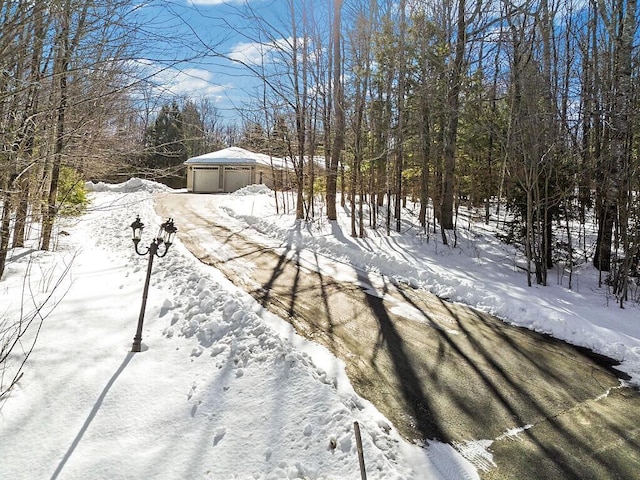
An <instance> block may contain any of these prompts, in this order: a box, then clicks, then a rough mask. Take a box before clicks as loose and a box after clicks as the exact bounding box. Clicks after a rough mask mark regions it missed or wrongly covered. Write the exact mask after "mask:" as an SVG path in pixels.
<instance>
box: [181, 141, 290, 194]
mask: <svg viewBox="0 0 640 480" xmlns="http://www.w3.org/2000/svg"><path fill="white" fill-rule="evenodd" d="M184 163H185V165H186V166H187V191H189V192H194V193H217V192H225V193H229V192H235V191H236V190H238V189H240V188H242V187H246V186H247V185H252V184H254V183H263V184H265V185H267V186H268V187H269V188H274V185H275V182H274V170H275V172H276V176H277V177H282V176H283V175H284V172H285V170H287V168H286V165H285V162H284V161H283V160H282V159H281V158H277V157H269V156H268V155H263V154H261V153H253V152H250V151H249V150H245V149H244V148H239V147H229V148H225V149H224V150H218V151H217V152H212V153H206V154H204V155H200V156H197V157H193V158H190V159H189V160H187V161H186V162H184Z"/></svg>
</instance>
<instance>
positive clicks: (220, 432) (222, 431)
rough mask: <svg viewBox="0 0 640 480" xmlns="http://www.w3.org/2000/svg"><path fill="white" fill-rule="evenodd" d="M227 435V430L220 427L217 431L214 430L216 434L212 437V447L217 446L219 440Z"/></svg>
mask: <svg viewBox="0 0 640 480" xmlns="http://www.w3.org/2000/svg"><path fill="white" fill-rule="evenodd" d="M226 433H227V429H226V428H224V427H222V428H219V429H218V430H216V434H215V435H214V436H213V446H214V447H215V446H216V445H218V443H219V442H220V440H222V439H223V438H224V436H225V434H226Z"/></svg>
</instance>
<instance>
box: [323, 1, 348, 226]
mask: <svg viewBox="0 0 640 480" xmlns="http://www.w3.org/2000/svg"><path fill="white" fill-rule="evenodd" d="M341 10H342V0H333V31H332V42H333V66H332V69H333V115H334V119H335V124H334V128H333V142H332V147H331V158H330V159H329V164H328V165H327V196H326V200H327V218H328V219H329V220H337V219H338V212H337V210H336V193H337V187H338V185H337V183H338V165H339V164H340V158H341V155H342V150H343V149H344V128H345V116H344V87H343V81H344V80H343V78H342V42H341V16H342V14H341Z"/></svg>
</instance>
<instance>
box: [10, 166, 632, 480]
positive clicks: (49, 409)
mask: <svg viewBox="0 0 640 480" xmlns="http://www.w3.org/2000/svg"><path fill="white" fill-rule="evenodd" d="M94 190H95V192H94V193H93V194H92V200H93V202H92V206H91V209H90V211H89V212H88V213H87V214H86V215H84V216H83V217H81V218H80V219H75V220H73V221H67V222H65V223H64V224H63V225H61V226H60V228H61V231H60V232H59V235H58V237H57V242H58V250H57V251H56V252H53V253H49V252H40V251H37V250H30V249H22V250H20V251H15V252H13V253H12V257H11V258H10V259H9V264H8V266H7V270H6V272H5V276H4V277H3V279H2V281H0V314H1V317H0V318H2V319H4V321H5V322H6V321H7V320H11V319H13V320H15V319H18V318H23V319H24V320H25V321H28V320H29V319H31V318H33V322H34V323H33V324H32V327H31V328H29V331H28V335H27V337H28V338H24V339H23V341H22V343H21V345H22V348H23V349H28V348H29V347H30V345H31V343H32V342H31V340H32V338H33V335H35V334H36V332H38V330H37V327H38V326H39V325H40V324H41V325H42V328H41V329H40V330H39V337H38V341H37V343H36V345H35V348H34V350H33V352H32V354H31V356H30V358H29V360H28V363H27V364H26V365H25V367H24V374H23V376H22V378H21V379H20V382H19V383H18V384H17V386H16V387H15V388H14V390H13V392H12V393H11V395H10V396H9V398H8V399H7V400H6V401H4V402H3V403H1V404H0V478H2V479H4V478H11V479H21V478H24V479H58V478H59V479H65V478H66V479H83V480H84V479H87V480H92V479H104V478H110V479H111V478H114V479H115V478H131V479H141V478H145V479H167V480H168V479H176V478H181V479H182V478H184V479H187V478H189V479H191V478H194V479H195V478H212V479H234V478H236V479H287V478H308V479H359V478H360V470H359V465H358V456H357V450H356V441H355V436H354V422H356V421H357V422H358V424H359V425H360V428H361V431H362V440H363V450H364V457H365V462H366V467H367V475H368V478H370V479H422V478H429V479H461V478H468V479H473V478H478V474H477V472H476V471H475V469H474V468H473V467H472V466H471V464H470V463H468V462H467V461H466V460H465V459H464V458H463V457H462V456H461V455H460V454H458V453H457V452H456V451H455V450H454V449H453V448H452V447H451V446H449V445H445V444H441V443H438V442H430V444H429V445H428V446H427V447H426V448H422V447H419V446H416V445H412V444H410V443H407V442H405V441H404V440H402V439H401V438H399V436H398V435H397V433H396V432H395V429H394V428H393V426H392V425H390V424H389V422H388V421H387V420H386V419H385V418H384V417H383V416H382V415H381V414H380V413H379V412H378V411H377V410H376V409H375V408H373V407H372V406H371V405H370V404H369V403H368V402H367V401H365V400H363V399H361V398H359V397H358V396H357V395H356V394H355V393H354V391H353V389H352V388H351V386H350V384H349V381H348V379H347V378H346V377H345V375H344V371H343V366H342V364H341V363H340V362H339V361H338V360H337V359H335V358H334V357H332V356H331V355H330V354H329V353H328V352H327V351H326V350H324V349H323V348H321V347H319V346H316V345H314V344H311V343H310V342H307V341H305V340H303V339H301V338H300V337H298V336H297V335H296V334H295V333H294V332H293V331H292V329H291V328H290V327H289V325H288V324H287V323H286V322H284V321H283V320H281V319H278V318H275V317H274V316H273V315H270V314H268V313H267V312H265V311H263V310H262V309H261V308H260V307H259V305H257V304H256V303H255V302H254V301H253V299H251V298H250V297H249V296H248V295H247V294H245V293H244V292H242V291H240V290H239V289H237V288H236V287H234V286H233V285H232V284H230V282H228V281H227V280H226V279H225V278H224V277H223V276H222V274H221V273H220V272H219V271H217V270H215V269H214V268H211V267H207V266H204V265H202V264H200V263H199V262H198V261H197V260H196V259H195V258H194V257H193V256H192V255H191V254H190V253H189V252H188V251H187V250H186V248H185V247H184V246H183V245H182V244H181V243H180V239H179V238H180V237H179V235H180V233H178V239H177V242H176V244H175V245H174V246H172V247H171V249H170V251H169V252H168V254H167V256H166V257H164V258H157V259H155V261H154V268H153V274H152V277H151V288H150V292H149V299H148V303H147V309H146V316H145V328H144V331H143V345H144V351H143V352H142V353H137V354H133V353H130V352H129V350H130V348H131V341H132V337H133V335H134V333H135V326H136V322H137V318H138V313H139V309H140V302H141V293H142V286H143V283H144V278H145V272H146V266H147V258H148V257H139V256H137V255H136V254H135V253H134V252H133V248H132V242H131V239H130V228H129V224H130V223H131V222H132V221H133V220H134V218H135V216H136V215H140V217H141V219H142V221H143V222H144V223H145V224H146V225H147V227H148V228H147V229H145V230H146V231H145V234H146V236H145V237H143V239H145V240H147V241H150V237H151V234H152V232H155V228H156V227H157V225H159V223H160V222H161V221H162V220H163V219H160V218H159V217H158V216H157V215H156V214H155V212H154V210H153V200H152V195H153V194H154V193H155V194H158V192H163V191H167V189H166V188H165V187H162V186H160V185H158V184H154V183H150V182H143V181H140V180H137V179H132V180H130V181H128V182H126V183H124V184H120V185H117V186H108V185H104V184H101V185H98V186H97V187H96V188H95V189H94ZM218 200H219V201H220V202H221V205H222V209H221V210H220V212H219V214H220V215H223V216H225V221H226V222H227V225H229V226H231V227H232V228H238V229H241V228H242V229H244V233H245V234H247V232H251V235H252V236H254V237H255V238H256V239H257V240H260V241H267V240H268V241H271V242H272V241H273V240H274V239H276V240H278V241H279V242H285V243H295V244H296V245H299V246H302V247H303V249H304V251H305V252H310V253H312V254H315V255H314V260H313V262H311V261H310V262H309V264H308V265H309V267H310V268H311V267H312V266H313V268H324V269H326V271H331V272H333V274H334V275H336V276H339V277H340V278H341V279H343V280H344V279H350V278H355V275H353V268H354V267H357V268H364V269H367V270H368V271H370V272H376V273H378V274H380V275H381V276H384V277H387V278H393V279H396V280H401V281H408V282H410V283H411V284H413V285H415V286H419V287H422V288H426V289H429V290H431V291H433V292H434V293H437V294H439V295H441V296H444V297H447V298H449V299H450V300H452V301H458V302H464V303H467V304H470V305H473V306H476V307H477V308H480V309H482V310H485V311H489V312H491V313H494V314H496V315H499V316H500V317H502V318H504V319H505V321H508V322H512V323H515V324H518V325H523V326H527V327H530V328H534V329H536V330H539V331H543V332H546V333H550V334H552V335H554V336H556V337H558V338H562V339H565V340H568V341H570V342H572V343H575V344H578V345H583V346H587V347H590V348H592V349H594V350H595V351H597V352H599V353H603V354H605V355H608V356H612V357H614V358H616V359H619V360H620V361H621V362H622V365H621V369H622V370H624V371H625V372H627V373H628V374H629V375H630V376H631V377H632V380H633V382H635V383H639V382H640V340H639V339H640V322H638V313H639V311H638V307H637V306H636V305H635V304H633V303H628V304H626V306H627V308H625V309H620V308H618V307H617V306H616V305H615V301H612V300H611V298H610V297H609V296H608V295H607V294H606V291H605V290H602V289H599V288H598V287H597V272H596V271H595V270H593V269H592V268H591V267H588V266H585V267H581V268H580V269H578V270H577V271H576V272H574V281H573V287H574V288H573V289H572V290H568V289H567V288H566V286H565V285H566V278H563V283H564V284H565V285H562V284H559V282H554V280H555V278H557V277H553V274H550V277H549V278H550V282H549V283H550V286H548V287H533V288H528V287H527V286H526V277H525V276H524V274H523V272H522V270H521V269H520V268H517V267H516V263H517V261H518V258H517V255H516V253H515V251H514V250H513V249H512V248H511V247H508V246H505V245H503V244H501V243H500V242H498V241H497V240H496V238H495V235H494V232H493V231H491V230H490V229H487V227H485V226H482V225H477V226H474V225H471V227H472V228H470V229H466V228H460V229H459V238H458V247H457V248H455V249H454V248H450V247H447V246H444V245H442V243H441V242H440V241H439V239H438V237H437V236H436V235H431V237H430V238H429V239H427V237H426V236H425V235H424V234H422V233H420V229H419V228H417V226H416V225H415V224H413V223H412V221H413V220H412V217H411V216H410V215H409V213H407V215H406V220H405V223H404V227H403V233H402V234H395V233H394V234H392V235H390V236H386V235H384V234H383V233H384V232H380V233H377V232H372V231H369V232H368V236H367V238H365V239H354V238H352V237H351V236H350V226H349V218H348V216H347V215H346V214H345V212H344V211H341V212H340V219H339V221H338V223H337V224H336V223H333V224H332V223H331V222H328V221H326V220H317V221H315V222H314V223H311V224H304V225H300V224H298V225H296V222H295V220H294V218H293V216H292V215H284V214H280V215H278V214H276V213H275V207H274V203H273V194H272V193H271V192H268V191H267V190H265V189H264V188H263V187H257V186H256V187H249V188H247V189H244V190H242V191H240V192H237V193H236V194H232V195H224V196H219V197H218ZM175 220H176V225H177V227H178V229H180V220H179V219H178V218H176V219H175ZM247 227H250V228H247ZM202 243H203V245H207V246H208V248H209V247H210V248H212V249H216V248H217V249H218V253H220V250H221V248H222V247H221V246H220V245H217V244H216V241H215V239H211V238H202ZM144 244H145V242H144V241H143V243H142V245H144ZM318 257H322V258H324V259H325V260H326V261H325V262H322V263H319V262H318V261H317V258H318ZM319 265H320V266H319ZM38 306H40V307H41V308H37V307H38ZM54 306H55V308H53V307H54ZM36 310H37V311H36ZM16 352H18V351H17V350H16ZM17 360H19V355H16V356H14V357H12V358H11V359H10V361H9V365H8V366H9V367H10V368H15V365H16V361H17ZM10 373H11V372H10V371H8V372H6V373H5V377H7V376H8V375H9V374H10ZM4 381H6V378H5V380H4ZM514 427H517V426H514ZM483 445H484V446H487V445H490V442H485V443H484V444H483ZM487 455H488V454H487ZM489 458H490V457H489Z"/></svg>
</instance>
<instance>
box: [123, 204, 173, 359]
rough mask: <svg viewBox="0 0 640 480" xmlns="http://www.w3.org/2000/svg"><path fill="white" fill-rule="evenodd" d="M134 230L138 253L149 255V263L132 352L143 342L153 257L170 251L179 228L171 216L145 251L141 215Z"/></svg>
mask: <svg viewBox="0 0 640 480" xmlns="http://www.w3.org/2000/svg"><path fill="white" fill-rule="evenodd" d="M131 229H132V230H133V245H134V248H135V250H136V253H137V254H138V255H149V263H148V264H147V278H146V280H145V282H144V291H143V293H142V306H141V307H140V316H139V317H138V328H137V330H136V336H135V337H133V346H132V347H131V351H132V352H139V351H140V350H141V342H142V324H143V322H144V311H145V308H146V307H147V295H148V293H149V280H150V279H151V268H152V267H153V258H154V257H159V258H162V257H164V256H165V255H166V254H167V252H168V251H169V247H170V246H171V244H172V243H173V239H174V238H175V236H176V232H177V231H178V229H177V228H176V227H175V226H174V225H173V218H170V219H169V220H167V221H166V222H164V223H163V224H162V225H160V229H159V230H158V235H157V236H156V237H155V238H154V239H153V240H152V241H151V245H149V248H147V249H146V250H145V251H143V252H141V251H140V250H139V249H138V244H139V243H140V239H141V237H142V230H143V229H144V223H142V222H141V221H140V217H139V216H138V217H136V219H135V221H134V222H133V223H132V224H131ZM161 245H164V252H162V253H158V252H159V248H160V246H161Z"/></svg>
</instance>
